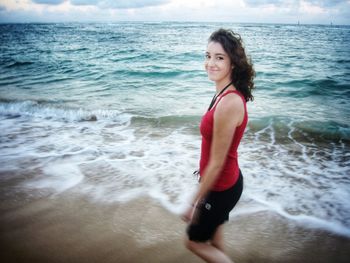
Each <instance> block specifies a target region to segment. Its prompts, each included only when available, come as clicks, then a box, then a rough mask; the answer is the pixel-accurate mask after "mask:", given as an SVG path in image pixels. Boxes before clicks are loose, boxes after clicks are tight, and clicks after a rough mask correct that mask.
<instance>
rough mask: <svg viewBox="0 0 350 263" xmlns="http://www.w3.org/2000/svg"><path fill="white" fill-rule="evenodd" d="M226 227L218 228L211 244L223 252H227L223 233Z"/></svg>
mask: <svg viewBox="0 0 350 263" xmlns="http://www.w3.org/2000/svg"><path fill="white" fill-rule="evenodd" d="M223 228H224V225H223V224H221V225H220V226H218V228H217V229H216V231H215V234H214V236H213V239H212V240H211V241H210V242H211V244H212V245H213V246H214V247H216V248H217V249H219V250H221V251H222V252H225V251H224V250H225V246H224V232H223Z"/></svg>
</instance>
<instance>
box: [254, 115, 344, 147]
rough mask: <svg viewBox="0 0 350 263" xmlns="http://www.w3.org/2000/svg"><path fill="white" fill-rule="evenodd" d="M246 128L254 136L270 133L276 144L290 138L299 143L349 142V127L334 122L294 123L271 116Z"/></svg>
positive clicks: (293, 121) (260, 119)
mask: <svg viewBox="0 0 350 263" xmlns="http://www.w3.org/2000/svg"><path fill="white" fill-rule="evenodd" d="M248 127H249V129H250V131H252V132H253V133H256V134H263V133H265V134H267V133H271V134H272V135H273V136H274V138H275V140H277V141H278V142H284V141H286V140H287V139H288V138H289V139H290V138H291V137H293V138H294V139H295V140H297V141H301V142H302V141H307V142H322V141H324V142H329V141H332V142H339V141H343V142H350V126H349V125H348V124H346V123H339V122H336V121H317V120H302V121H295V120H292V119H290V118H287V117H280V116H272V117H263V118H257V119H252V120H250V121H249V124H248Z"/></svg>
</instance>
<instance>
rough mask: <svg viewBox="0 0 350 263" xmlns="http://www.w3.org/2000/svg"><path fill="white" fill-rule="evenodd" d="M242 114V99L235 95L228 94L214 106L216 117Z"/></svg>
mask: <svg viewBox="0 0 350 263" xmlns="http://www.w3.org/2000/svg"><path fill="white" fill-rule="evenodd" d="M241 112H244V104H243V101H242V98H241V97H240V96H239V95H238V94H236V93H229V94H227V95H226V96H225V97H223V98H222V99H221V100H220V102H219V103H218V105H217V106H216V111H215V113H216V115H221V114H223V115H226V116H227V114H233V113H236V114H237V113H241Z"/></svg>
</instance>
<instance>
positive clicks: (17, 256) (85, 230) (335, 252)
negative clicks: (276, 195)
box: [0, 192, 350, 263]
mask: <svg viewBox="0 0 350 263" xmlns="http://www.w3.org/2000/svg"><path fill="white" fill-rule="evenodd" d="M1 197H2V198H1V202H0V212H1V214H0V226H1V228H0V237H1V238H0V242H1V244H0V245H1V250H0V251H1V252H0V261H1V262H8V263H12V262H16V263H18V262H38V263H40V262H52V263H55V262H65V263H67V262H105V263H109V262H166V263H172V262H173V263H175V262H194V263H195V262H202V261H201V260H200V259H198V258H197V257H196V256H194V255H192V254H191V253H190V252H188V251H187V250H186V249H185V248H184V247H183V244H182V240H183V236H184V230H185V223H183V222H182V221H181V220H180V219H179V217H178V216H177V215H174V214H171V213H169V212H168V211H166V210H165V209H164V208H162V207H161V206H160V205H158V204H157V203H156V202H155V201H152V200H151V199H149V198H147V197H144V198H139V199H137V200H134V201H131V202H128V203H124V204H120V203H119V204H118V203H113V204H101V203H93V202H91V200H88V199H84V198H82V197H81V196H77V195H75V194H74V193H69V192H65V193H62V194H60V195H57V196H53V197H42V198H37V197H36V198H33V197H28V195H24V194H18V193H17V194H16V197H14V196H12V197H11V195H5V194H4V192H3V193H2V194H1ZM225 239H226V244H227V252H228V254H229V255H230V257H231V258H232V259H233V260H234V261H235V262H236V263H248V262H249V263H263V262H264V263H265V262H266V263H267V262H269V263H274V262H284V263H289V262H290V263H292V262H293V263H294V262H295V263H300V262H305V263H313V262H315V263H316V262H317V263H323V262H324V263H326V262H332V263H334V262H335V263H336V262H339V263H340V262H344V263H345V262H349V261H348V260H349V258H350V239H349V238H345V237H342V236H337V235H334V234H331V233H329V232H326V231H323V230H317V229H307V228H304V227H301V226H298V225H297V224H295V223H293V222H290V221H288V220H287V219H285V218H283V217H281V216H279V215H276V214H274V213H272V212H267V211H264V212H256V213H252V214H249V215H240V216H236V217H232V218H231V220H230V221H229V222H228V223H227V224H226V227H225Z"/></svg>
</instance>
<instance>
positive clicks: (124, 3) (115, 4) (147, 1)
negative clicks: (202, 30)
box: [44, 0, 170, 9]
mask: <svg viewBox="0 0 350 263" xmlns="http://www.w3.org/2000/svg"><path fill="white" fill-rule="evenodd" d="M44 1H45V0H44ZM70 2H71V4H72V5H94V6H99V7H102V8H115V9H129V8H130V9H131V8H143V7H148V6H158V5H163V4H166V3H168V2H170V0H132V1H128V0H119V1H115V0H70Z"/></svg>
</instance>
